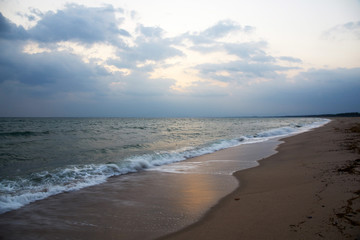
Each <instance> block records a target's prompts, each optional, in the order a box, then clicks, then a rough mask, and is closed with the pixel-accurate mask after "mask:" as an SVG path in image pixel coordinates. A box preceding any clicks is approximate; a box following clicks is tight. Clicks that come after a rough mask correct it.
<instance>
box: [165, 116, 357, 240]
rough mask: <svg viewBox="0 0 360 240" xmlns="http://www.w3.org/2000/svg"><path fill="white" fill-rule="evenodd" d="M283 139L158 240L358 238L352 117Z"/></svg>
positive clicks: (355, 138)
mask: <svg viewBox="0 0 360 240" xmlns="http://www.w3.org/2000/svg"><path fill="white" fill-rule="evenodd" d="M332 120H333V121H332V122H330V123H329V124H327V125H326V126H324V127H321V128H318V129H315V130H313V131H310V132H306V133H303V134H300V135H296V136H293V137H289V138H286V139H285V140H284V141H285V143H283V144H281V145H280V146H279V147H278V149H277V150H278V153H277V154H275V155H273V156H271V157H269V158H267V159H265V160H262V161H260V166H259V167H256V168H251V169H248V170H244V171H239V172H237V173H236V174H235V176H236V178H237V179H238V180H239V182H240V186H239V188H238V189H237V190H235V191H234V192H233V193H232V194H230V195H229V196H227V197H225V198H224V199H222V200H221V201H220V203H219V204H217V205H216V206H215V207H214V208H213V209H211V210H210V211H209V212H208V213H207V214H206V215H205V217H203V218H202V220H201V221H199V222H197V223H196V224H194V225H192V226H190V227H187V228H185V229H183V230H182V231H180V232H177V233H174V234H170V235H168V236H166V237H164V238H161V239H171V240H173V239H174V240H177V239H360V225H359V223H360V199H359V197H360V195H359V194H360V184H359V183H360V119H359V118H337V119H332Z"/></svg>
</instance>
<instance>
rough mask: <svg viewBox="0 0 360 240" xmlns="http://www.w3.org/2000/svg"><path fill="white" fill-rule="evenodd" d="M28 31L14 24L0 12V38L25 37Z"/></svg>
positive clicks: (14, 38) (13, 38)
mask: <svg viewBox="0 0 360 240" xmlns="http://www.w3.org/2000/svg"><path fill="white" fill-rule="evenodd" d="M28 37H29V36H28V33H27V32H26V30H25V29H24V28H23V27H22V26H19V27H18V26H16V24H14V23H12V22H10V21H9V20H8V19H6V18H5V17H4V16H3V15H2V13H1V12H0V39H9V40H16V39H21V40H24V39H27V38H28Z"/></svg>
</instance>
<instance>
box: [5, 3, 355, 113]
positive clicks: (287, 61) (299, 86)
mask: <svg viewBox="0 0 360 240" xmlns="http://www.w3.org/2000/svg"><path fill="white" fill-rule="evenodd" d="M342 112H360V1H359V0H292V1H285V0H275V1H272V0H251V1H250V0H247V1H243V0H221V1H220V0H206V1H205V0H197V1H193V0H192V1H190V0H181V1H178V0H173V1H169V0H152V1H147V0H124V1H115V0H114V1H113V0H108V1H106V0H104V1H101V0H100V1H99V0H96V1H95V0H66V1H63V0H57V1H48V0H0V117H17V116H19V117H234V116H277V115H303V114H322V113H342Z"/></svg>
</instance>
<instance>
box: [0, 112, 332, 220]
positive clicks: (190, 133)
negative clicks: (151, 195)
mask: <svg viewBox="0 0 360 240" xmlns="http://www.w3.org/2000/svg"><path fill="white" fill-rule="evenodd" d="M328 121H329V120H326V119H318V118H194V119H193V118H179V119H177V118H169V119H168V118H156V119H149V118H147V119H140V118H0V214H1V213H4V212H7V211H10V210H14V209H17V208H20V207H22V206H24V205H27V204H29V203H31V202H33V201H36V200H41V199H45V198H47V197H49V196H51V195H55V194H59V193H62V192H67V191H76V190H78V189H81V188H84V187H87V186H92V185H96V184H100V183H103V182H105V181H107V179H108V178H109V177H112V176H117V175H122V174H127V173H133V172H138V171H143V170H147V169H150V170H151V169H152V168H155V167H158V166H163V165H166V164H172V163H175V162H180V161H183V160H186V159H188V158H191V157H196V156H201V155H204V154H208V153H212V152H215V151H218V150H221V149H225V148H229V147H234V146H238V145H241V144H251V143H256V142H263V141H266V140H268V139H271V138H275V137H282V136H288V135H291V134H296V133H300V132H304V131H308V130H310V129H312V128H315V127H319V126H321V125H323V124H325V123H327V122H328ZM234 171H236V169H235V170H234Z"/></svg>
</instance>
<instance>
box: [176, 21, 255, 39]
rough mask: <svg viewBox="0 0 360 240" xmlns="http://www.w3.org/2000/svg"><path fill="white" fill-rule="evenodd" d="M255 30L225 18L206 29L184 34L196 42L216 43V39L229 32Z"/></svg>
mask: <svg viewBox="0 0 360 240" xmlns="http://www.w3.org/2000/svg"><path fill="white" fill-rule="evenodd" d="M253 30H254V27H251V26H245V27H242V26H241V25H239V24H237V23H235V22H233V21H230V20H223V21H219V22H218V23H217V24H215V25H214V26H212V27H209V28H207V29H205V30H204V31H202V32H196V33H186V34H184V35H183V37H184V38H187V39H189V40H191V41H192V42H193V43H194V44H209V43H214V42H215V41H216V40H218V39H220V38H223V37H225V36H227V35H229V34H232V33H236V32H244V33H250V32H252V31H253Z"/></svg>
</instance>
